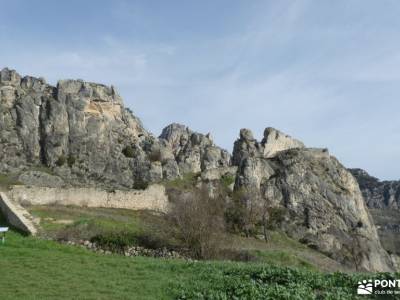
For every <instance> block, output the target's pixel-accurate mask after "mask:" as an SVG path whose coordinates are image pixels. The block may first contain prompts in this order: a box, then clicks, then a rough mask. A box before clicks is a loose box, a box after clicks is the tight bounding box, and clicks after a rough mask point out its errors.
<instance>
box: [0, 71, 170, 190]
mask: <svg viewBox="0 0 400 300" xmlns="http://www.w3.org/2000/svg"><path fill="white" fill-rule="evenodd" d="M0 74H1V76H0V129H1V132H0V143H1V145H2V147H1V148H0V161H1V163H0V172H3V173H18V172H22V171H24V170H27V171H29V170H30V169H31V168H32V167H34V166H41V165H45V166H47V167H48V168H50V169H51V170H52V172H54V173H55V175H59V176H61V177H62V178H64V179H65V180H66V181H67V182H68V183H70V184H73V185H87V184H99V183H103V184H104V185H105V186H109V187H126V188H132V187H142V186H144V185H145V184H146V183H147V182H150V181H159V180H161V179H162V177H163V170H162V166H161V163H160V162H157V161H156V160H154V159H152V157H151V154H152V152H151V151H152V149H153V148H155V147H156V145H158V143H159V142H158V139H157V138H155V137H153V136H152V135H151V134H149V133H148V132H147V131H146V130H145V129H144V128H143V126H142V125H141V122H140V120H138V119H137V118H136V117H135V116H134V115H133V114H132V113H131V112H130V111H129V110H127V109H126V108H124V106H123V103H122V99H121V97H120V96H119V95H118V93H117V92H116V91H115V89H114V88H113V87H107V86H104V85H101V84H94V83H87V82H84V81H81V80H62V81H59V82H58V84H57V87H52V86H50V85H48V84H46V82H45V81H44V80H43V79H37V78H33V77H24V78H21V76H19V75H18V74H17V73H16V72H15V71H13V70H9V69H3V70H2V71H1V73H0ZM30 177H31V179H27V176H25V177H24V178H25V180H27V181H31V180H32V176H30Z"/></svg>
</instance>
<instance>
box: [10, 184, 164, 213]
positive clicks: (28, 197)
mask: <svg viewBox="0 0 400 300" xmlns="http://www.w3.org/2000/svg"><path fill="white" fill-rule="evenodd" d="M8 195H9V196H10V198H11V199H13V200H14V201H15V202H18V203H20V204H23V205H27V204H28V205H51V204H57V205H75V206H84V207H106V208H124V209H133V210H142V209H150V210H157V211H165V210H166V208H167V204H168V197H167V195H166V193H165V188H164V186H162V185H159V184H154V185H150V186H149V187H148V188H147V189H146V190H131V191H122V190H116V191H114V192H109V191H106V190H101V189H96V188H47V187H35V186H14V187H12V188H11V190H10V191H9V192H8Z"/></svg>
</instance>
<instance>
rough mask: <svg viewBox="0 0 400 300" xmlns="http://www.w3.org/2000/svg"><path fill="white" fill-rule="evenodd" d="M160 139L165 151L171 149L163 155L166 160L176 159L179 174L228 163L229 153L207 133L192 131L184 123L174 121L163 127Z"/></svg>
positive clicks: (220, 166)
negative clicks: (218, 145)
mask: <svg viewBox="0 0 400 300" xmlns="http://www.w3.org/2000/svg"><path fill="white" fill-rule="evenodd" d="M160 140H161V141H162V144H164V145H165V148H164V151H165V152H167V151H168V150H167V149H171V150H172V151H171V152H170V153H168V154H164V155H163V156H165V157H168V159H166V161H168V160H175V161H176V163H177V166H178V168H179V173H180V174H185V173H200V172H202V171H205V170H209V169H215V168H222V167H227V166H229V164H230V159H231V157H230V154H229V153H228V152H227V151H226V150H223V149H221V148H219V147H217V146H215V144H214V142H213V141H212V139H211V136H210V135H209V134H208V135H203V134H201V133H197V132H193V131H191V130H190V129H189V128H187V127H186V126H184V125H181V124H176V123H174V124H171V125H169V126H167V127H165V128H164V129H163V131H162V133H161V135H160ZM170 154H172V155H170ZM174 170H175V166H174Z"/></svg>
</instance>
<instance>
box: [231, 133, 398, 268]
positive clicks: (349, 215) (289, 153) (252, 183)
mask: <svg viewBox="0 0 400 300" xmlns="http://www.w3.org/2000/svg"><path fill="white" fill-rule="evenodd" d="M267 130H268V131H269V132H270V129H267ZM247 133H248V132H247ZM251 136H252V135H249V134H246V135H243V134H242V132H241V134H240V138H239V140H238V141H236V143H235V152H234V153H233V157H234V158H235V159H234V163H235V164H236V165H237V166H238V173H237V177H236V178H237V179H236V183H235V189H236V190H241V189H247V190H252V191H255V190H257V191H258V192H259V193H260V194H261V198H260V199H258V198H255V199H256V200H255V201H266V203H267V206H269V207H279V208H281V209H283V210H284V211H285V219H284V221H283V222H281V224H280V226H281V229H283V230H284V231H285V232H286V233H287V234H288V235H290V236H292V237H293V238H296V239H298V240H300V241H302V242H304V243H306V244H308V245H309V246H311V247H314V248H316V249H318V250H320V251H322V252H324V253H326V254H328V255H329V256H331V257H332V258H334V259H335V260H337V261H339V262H341V263H344V264H347V265H351V266H353V267H355V268H357V269H358V270H369V271H384V270H391V268H392V265H391V262H390V259H389V257H388V255H387V253H386V252H385V251H384V249H383V248H382V246H381V244H380V241H379V238H378V235H377V231H376V227H375V225H374V223H373V221H372V218H371V216H370V214H369V212H368V210H367V208H366V206H365V204H364V201H363V198H362V195H361V192H360V190H359V187H358V184H357V182H356V180H355V179H354V177H353V176H352V175H351V174H350V173H349V172H348V171H347V170H346V169H345V168H344V167H343V166H342V165H341V164H340V163H339V162H338V161H337V160H336V159H335V158H334V157H332V156H330V155H329V153H328V151H327V150H326V149H307V148H304V147H301V144H298V143H289V145H288V146H287V147H288V148H289V149H287V150H281V149H282V147H271V148H270V149H274V150H275V149H276V150H277V149H279V151H277V152H275V154H274V155H273V157H268V155H265V154H264V153H265V152H264V149H265V148H266V146H265V145H268V142H264V141H263V142H261V143H259V142H257V141H255V140H254V139H252V138H249V137H251ZM266 140H268V138H267V139H266ZM284 144H285V143H282V145H284Z"/></svg>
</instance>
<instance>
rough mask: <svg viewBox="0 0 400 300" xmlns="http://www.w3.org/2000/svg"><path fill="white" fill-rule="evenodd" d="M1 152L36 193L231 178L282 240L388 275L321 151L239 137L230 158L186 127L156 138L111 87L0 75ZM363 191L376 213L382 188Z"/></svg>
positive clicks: (365, 221)
mask: <svg viewBox="0 0 400 300" xmlns="http://www.w3.org/2000/svg"><path fill="white" fill-rule="evenodd" d="M0 146H1V147H0V173H13V174H18V176H19V180H20V181H21V182H23V183H25V184H27V185H34V186H44V187H46V186H54V187H60V186H61V187H62V188H64V187H67V186H71V185H72V186H88V185H95V186H97V187H107V188H109V189H118V188H128V189H130V188H145V187H146V186H147V184H148V183H151V182H158V181H161V180H165V179H166V180H169V179H174V178H177V177H180V176H182V175H184V174H185V173H200V172H201V176H199V178H202V180H203V181H204V182H206V183H211V182H213V181H218V180H220V179H221V177H223V176H226V177H229V178H230V180H232V179H233V178H234V179H235V184H234V187H233V188H234V189H235V190H241V189H248V190H251V191H257V192H258V193H259V194H260V195H261V196H260V198H259V197H257V199H256V201H263V203H267V205H268V206H270V207H279V208H282V209H284V211H285V219H284V222H281V224H280V226H281V229H283V230H285V231H286V232H287V234H289V235H290V236H292V237H295V238H297V239H298V240H301V241H303V242H304V243H306V244H308V245H310V246H312V247H315V248H317V249H319V250H320V251H323V252H325V253H327V254H328V255H330V256H331V257H333V258H334V259H336V260H337V261H339V262H342V263H345V264H349V265H352V266H353V267H354V266H355V267H356V268H357V269H359V270H369V271H385V270H390V268H391V264H390V261H389V259H388V256H387V253H386V252H385V251H384V250H383V248H382V246H381V244H380V242H379V239H378V236H377V232H376V228H375V226H374V224H373V222H372V219H371V216H370V215H369V213H368V211H367V209H366V207H365V205H364V202H363V198H362V195H361V192H360V189H359V187H358V184H357V182H356V181H355V179H354V178H353V176H352V175H351V174H350V173H349V172H348V171H347V170H346V169H345V168H344V167H343V166H342V165H341V164H340V163H339V162H338V161H337V160H336V159H335V158H334V157H332V156H330V155H329V153H328V151H327V150H324V149H309V148H305V146H304V144H303V143H301V142H300V141H298V140H295V139H293V138H291V137H290V136H288V135H285V134H284V133H282V132H280V131H278V130H276V129H273V128H267V129H266V130H265V132H264V138H263V140H262V141H260V142H259V141H257V140H256V139H255V138H254V136H253V134H252V132H251V131H250V130H248V129H242V130H241V131H240V138H239V139H238V140H237V141H236V142H235V144H234V151H233V155H232V157H231V156H230V154H229V153H228V152H227V151H225V150H223V149H221V148H219V147H217V146H216V145H215V144H214V142H213V140H212V138H211V136H210V135H203V134H200V133H196V132H193V131H191V130H190V129H189V128H187V127H186V126H184V125H180V124H171V125H169V126H167V127H166V128H165V129H164V130H163V132H162V134H161V136H160V137H159V138H155V137H154V136H153V135H151V134H150V133H149V132H147V131H146V130H145V129H144V128H143V126H142V125H141V122H140V120H139V119H138V118H136V117H135V116H134V115H133V114H132V113H131V112H130V111H129V110H127V109H126V108H125V107H124V105H123V102H122V99H121V97H120V96H119V95H118V93H117V92H116V91H115V89H114V88H113V87H107V86H104V85H101V84H95V83H88V82H84V81H81V80H63V81H59V82H58V84H57V86H56V87H54V86H51V85H48V84H47V83H46V82H45V81H44V80H43V79H40V78H34V77H23V78H22V77H21V76H20V75H18V73H16V72H15V71H13V70H9V69H3V70H2V71H1V72H0ZM43 168H45V170H43ZM229 182H230V181H229ZM210 186H212V184H210ZM389 186H390V188H389V189H388V190H389V191H392V189H393V191H394V190H395V189H394V186H393V185H389ZM384 190H385V189H384ZM363 191H364V189H363ZM366 191H369V193H370V194H371V195H375V196H373V197H370V201H369V202H368V203H372V204H371V205H373V206H375V205H377V204H376V203H378V202H379V201H380V200H381V198H380V197H381V196H380V195H381V194H380V192H379V193H378V192H377V191H381V188H380V184H379V183H377V182H374V188H373V189H365V191H364V196H365V195H366V194H365V193H366ZM378 194H379V195H378ZM388 194H389V197H388V198H387V199H388V200H384V201H383V202H384V203H387V205H388V206H390V207H398V206H396V205H398V199H397V198H396V197H397V196H398V195H397V194H398V193H397V192H389V193H388ZM368 195H369V194H368ZM385 195H386V194H385ZM384 197H386V196H384ZM385 199H386V198H385ZM378 200H379V201H378ZM377 201H378V202H377ZM385 201H386V202H385ZM379 203H380V202H379ZM396 203H397V204H396ZM379 205H381V204H379Z"/></svg>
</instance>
